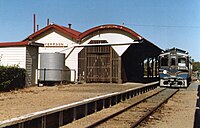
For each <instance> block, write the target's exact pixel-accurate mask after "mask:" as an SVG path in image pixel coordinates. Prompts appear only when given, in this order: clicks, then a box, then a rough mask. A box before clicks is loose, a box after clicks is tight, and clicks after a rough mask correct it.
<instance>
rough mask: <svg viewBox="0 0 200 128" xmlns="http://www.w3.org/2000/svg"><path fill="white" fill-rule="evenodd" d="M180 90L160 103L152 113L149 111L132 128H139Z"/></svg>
mask: <svg viewBox="0 0 200 128" xmlns="http://www.w3.org/2000/svg"><path fill="white" fill-rule="evenodd" d="M178 91H179V90H178V89H176V91H175V92H173V93H172V94H170V95H169V96H168V97H167V98H166V99H165V100H163V101H162V102H161V103H159V104H158V105H157V106H155V107H153V108H152V109H151V110H150V111H148V112H147V113H146V114H145V115H144V116H142V117H141V118H140V119H139V120H138V121H136V122H135V123H134V124H133V125H132V126H131V128H135V127H137V126H138V125H139V124H141V123H142V122H143V121H144V120H145V119H147V118H148V117H149V116H150V115H152V114H153V113H154V112H155V111H156V110H157V109H158V108H159V107H160V106H161V105H163V104H164V103H166V102H167V101H168V100H169V99H170V98H171V97H172V96H173V95H174V94H176V93H177V92H178Z"/></svg>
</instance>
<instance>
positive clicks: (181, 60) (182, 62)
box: [178, 58, 186, 66]
mask: <svg viewBox="0 0 200 128" xmlns="http://www.w3.org/2000/svg"><path fill="white" fill-rule="evenodd" d="M178 66H186V58H178Z"/></svg>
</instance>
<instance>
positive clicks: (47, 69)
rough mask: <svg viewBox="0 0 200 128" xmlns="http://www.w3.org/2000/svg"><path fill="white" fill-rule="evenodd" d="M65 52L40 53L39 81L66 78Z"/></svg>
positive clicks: (57, 80)
mask: <svg viewBox="0 0 200 128" xmlns="http://www.w3.org/2000/svg"><path fill="white" fill-rule="evenodd" d="M64 69H65V54H63V53H40V69H39V71H40V78H39V80H40V82H59V81H65V80H67V76H66V75H67V73H66V71H65V70H64Z"/></svg>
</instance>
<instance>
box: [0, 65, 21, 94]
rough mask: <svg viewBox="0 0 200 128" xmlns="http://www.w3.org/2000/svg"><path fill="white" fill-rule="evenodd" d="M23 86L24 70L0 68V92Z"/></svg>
mask: <svg viewBox="0 0 200 128" xmlns="http://www.w3.org/2000/svg"><path fill="white" fill-rule="evenodd" d="M24 86H25V69H22V68H19V67H18V66H0V91H9V90H13V89H16V88H23V87H24Z"/></svg>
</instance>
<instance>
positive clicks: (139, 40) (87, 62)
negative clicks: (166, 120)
mask: <svg viewBox="0 0 200 128" xmlns="http://www.w3.org/2000/svg"><path fill="white" fill-rule="evenodd" d="M24 42H26V43H25V44H24V45H21V44H23V43H24ZM30 42H31V43H30ZM14 44H15V45H14ZM7 46H9V47H7ZM22 46H23V47H31V48H30V49H31V52H29V53H31V54H32V55H33V58H35V59H32V63H34V65H37V66H34V67H37V68H34V69H33V70H35V69H40V55H39V54H41V53H64V54H65V66H66V67H67V69H69V77H68V81H69V82H87V83H91V82H93V83H98V82H101V83H124V82H147V81H150V80H155V79H156V78H157V74H158V70H157V66H158V60H157V57H158V55H159V54H160V53H161V51H162V49H160V48H159V47H158V46H156V45H155V44H153V43H151V42H150V41H148V40H146V39H145V38H143V37H142V36H141V35H139V34H137V33H136V32H134V31H133V30H131V29H130V28H127V27H125V26H121V25H114V24H107V25H100V26H97V27H93V28H91V29H88V30H86V31H85V32H82V33H81V32H78V31H77V30H74V29H72V28H71V25H69V26H68V27H64V26H60V25H57V24H49V25H47V26H46V27H44V28H42V29H40V30H38V31H36V32H34V33H33V34H31V35H30V36H28V37H27V38H25V39H24V40H22V41H20V42H10V43H8V44H7V43H0V55H1V56H2V57H4V58H3V59H1V65H6V64H7V65H9V64H11V65H12V64H19V66H20V67H22V68H25V69H27V70H28V68H27V67H26V66H24V64H26V63H27V64H28V59H26V56H22V59H21V60H19V59H18V58H16V57H13V58H12V61H13V62H15V63H9V62H11V60H10V56H7V57H6V55H8V54H9V53H6V52H2V51H5V50H8V49H10V48H16V47H17V48H18V47H20V48H21V47H22ZM34 48H35V50H33V49H34ZM16 53H19V52H18V51H16ZM23 54H24V55H27V54H28V50H24V51H23ZM34 55H35V57H34ZM19 61H20V63H19ZM55 63H58V62H55ZM32 66H33V65H32ZM33 76H34V78H31V79H34V80H32V83H31V84H36V83H37V78H38V73H37V71H36V72H34V75H33Z"/></svg>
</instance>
